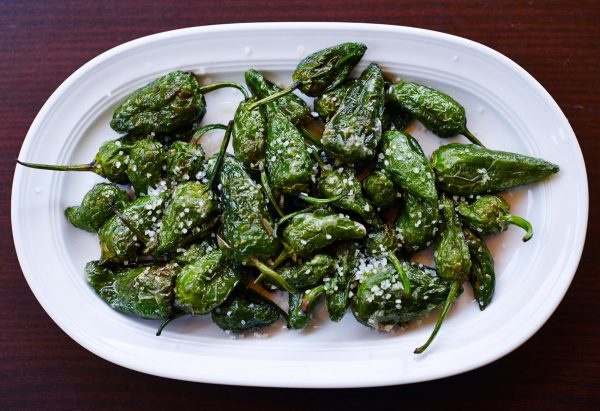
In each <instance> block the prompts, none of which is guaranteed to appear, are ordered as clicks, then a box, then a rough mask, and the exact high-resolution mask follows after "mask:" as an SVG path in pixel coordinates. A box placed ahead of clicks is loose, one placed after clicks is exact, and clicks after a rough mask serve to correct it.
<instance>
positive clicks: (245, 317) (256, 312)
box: [211, 291, 280, 333]
mask: <svg viewBox="0 0 600 411" xmlns="http://www.w3.org/2000/svg"><path fill="white" fill-rule="evenodd" d="M211 315H212V320H213V321H214V322H215V324H217V326H218V327H219V328H220V329H222V330H224V331H231V332H234V333H242V332H245V331H252V330H259V329H261V328H265V327H268V326H270V325H272V324H273V323H275V321H277V320H278V319H279V316H280V310H279V309H278V308H277V307H276V306H275V305H274V304H273V303H271V302H270V301H268V300H267V299H265V298H262V297H261V296H259V295H257V294H255V293H251V292H247V291H246V292H237V293H235V294H233V295H232V296H231V297H230V298H228V299H227V301H225V302H224V303H223V304H221V305H220V306H219V307H217V308H215V309H214V310H213V311H212V313H211Z"/></svg>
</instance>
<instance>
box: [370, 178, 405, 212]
mask: <svg viewBox="0 0 600 411" xmlns="http://www.w3.org/2000/svg"><path fill="white" fill-rule="evenodd" d="M362 188H363V193H364V195H365V197H366V198H367V199H368V200H369V202H370V203H371V204H372V205H374V206H375V207H379V208H380V209H382V210H387V209H388V208H391V207H392V206H393V205H394V204H395V203H396V202H397V200H398V198H399V197H400V191H399V190H398V189H397V188H396V186H395V185H394V182H393V181H392V180H391V179H390V177H389V176H388V175H387V173H385V172H384V171H381V170H375V171H374V172H372V173H371V174H369V175H368V176H367V177H366V178H365V179H364V180H363V181H362Z"/></svg>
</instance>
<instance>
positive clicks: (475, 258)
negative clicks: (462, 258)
mask: <svg viewBox="0 0 600 411" xmlns="http://www.w3.org/2000/svg"><path fill="white" fill-rule="evenodd" d="M463 232H464V235H465V239H466V240H467V244H468V245H469V253H470V254H471V263H472V264H471V272H470V273H469V282H470V283H471V286H472V287H473V293H474V294H475V299H476V300H477V304H479V309H480V310H482V311H483V310H485V308H486V307H487V306H488V305H489V304H490V302H492V297H493V296H494V288H495V287H496V273H495V271H494V259H493V257H492V253H490V250H489V249H488V248H487V245H486V244H485V241H483V239H482V238H481V237H480V236H479V235H477V234H476V233H475V232H474V231H471V230H469V229H468V228H465V229H464V230H463Z"/></svg>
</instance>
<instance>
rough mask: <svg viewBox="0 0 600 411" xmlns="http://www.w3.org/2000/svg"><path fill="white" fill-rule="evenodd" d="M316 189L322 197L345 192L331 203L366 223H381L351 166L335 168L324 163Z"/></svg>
mask: <svg viewBox="0 0 600 411" xmlns="http://www.w3.org/2000/svg"><path fill="white" fill-rule="evenodd" d="M317 190H318V192H319V194H320V195H321V196H323V197H334V196H337V195H340V194H343V193H346V195H345V196H344V197H342V198H340V199H339V200H337V201H334V202H333V203H331V204H332V205H333V206H335V207H337V208H340V209H342V210H346V211H351V212H353V213H355V214H357V215H358V216H360V217H361V218H362V219H363V220H364V221H365V223H367V224H368V225H371V226H377V225H380V224H381V219H380V218H379V216H378V215H377V213H376V212H375V209H374V208H373V206H372V205H371V204H369V202H368V201H367V199H366V198H365V197H364V196H363V193H362V189H361V186H360V182H359V181H358V179H357V178H356V176H355V175H354V172H353V170H352V169H351V168H348V167H345V168H344V167H339V168H335V167H331V166H330V165H326V166H325V167H324V168H323V169H322V170H321V174H320V176H319V181H318V184H317Z"/></svg>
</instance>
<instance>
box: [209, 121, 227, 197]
mask: <svg viewBox="0 0 600 411" xmlns="http://www.w3.org/2000/svg"><path fill="white" fill-rule="evenodd" d="M231 130H233V120H230V121H229V123H228V124H227V131H225V136H224V137H223V141H222V142H221V148H220V149H219V155H218V156H217V162H216V163H215V167H214V169H213V173H212V176H210V180H209V182H208V186H209V187H210V189H211V190H213V191H214V190H215V188H216V184H217V181H219V174H220V173H221V169H222V168H223V162H224V161H225V153H226V152H227V146H228V145H229V138H230V137H231Z"/></svg>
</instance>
